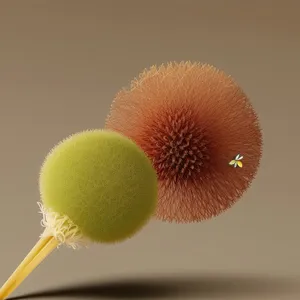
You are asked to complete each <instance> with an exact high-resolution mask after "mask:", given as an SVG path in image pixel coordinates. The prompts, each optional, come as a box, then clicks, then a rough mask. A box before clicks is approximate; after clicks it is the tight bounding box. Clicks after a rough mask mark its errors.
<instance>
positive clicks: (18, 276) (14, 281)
mask: <svg viewBox="0 0 300 300" xmlns="http://www.w3.org/2000/svg"><path fill="white" fill-rule="evenodd" d="M57 246H58V241H57V240H56V239H55V238H54V237H51V236H50V237H43V238H41V239H40V240H39V241H38V242H37V243H36V245H35V246H34V247H33V248H32V250H31V251H30V252H29V253H28V255H27V256H26V257H25V259H24V260H23V261H22V262H21V264H20V265H19V266H18V268H17V269H16V270H15V271H14V272H13V274H12V275H11V276H10V277H9V279H8V280H7V281H6V282H5V284H4V285H3V286H2V287H1V289H0V300H4V299H6V298H7V297H8V296H9V295H10V294H11V293H13V292H14V291H15V289H16V288H17V287H18V286H19V285H20V284H21V283H22V282H23V281H24V280H25V279H26V278H27V277H28V275H29V274H30V273H31V272H32V271H33V270H34V269H35V268H36V267H37V266H38V265H39V264H40V263H41V262H42V261H43V260H44V259H45V258H46V257H47V256H48V255H49V254H50V253H51V252H52V251H53V250H54V249H55V248H56V247H57Z"/></svg>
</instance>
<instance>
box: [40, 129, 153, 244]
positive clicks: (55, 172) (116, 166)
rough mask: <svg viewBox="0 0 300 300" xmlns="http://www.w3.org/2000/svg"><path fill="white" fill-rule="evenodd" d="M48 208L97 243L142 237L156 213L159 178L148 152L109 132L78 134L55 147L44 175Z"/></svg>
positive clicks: (42, 183)
mask: <svg viewBox="0 0 300 300" xmlns="http://www.w3.org/2000/svg"><path fill="white" fill-rule="evenodd" d="M39 183H40V193H41V199H42V201H43V205H44V206H45V208H46V209H50V210H51V211H53V212H54V213H57V214H58V215H61V216H64V215H65V216H67V217H68V219H69V220H70V221H71V222H73V223H74V225H75V226H76V227H78V228H79V229H80V231H81V232H82V234H83V235H84V236H85V237H87V238H88V239H90V240H92V241H94V242H103V243H114V242H118V241H122V240H124V239H127V238H129V237H131V236H132V235H134V234H135V233H137V232H138V231H139V230H140V229H141V228H142V227H143V226H144V225H145V224H146V223H147V222H148V220H149V219H150V217H151V216H152V215H153V213H154V211H155V207H156V203H157V176H156V172H155V170H154V169H153V166H152V164H151V161H150V160H149V158H148V157H147V156H146V155H145V153H144V152H143V151H142V150H141V149H140V148H139V147H138V146H137V145H136V144H135V143H134V142H133V141H131V140H129V139H128V138H127V137H125V136H123V135H120V134H118V133H116V132H110V131H106V130H90V131H84V132H80V133H77V134H74V135H72V136H70V137H68V138H67V139H65V140H63V141H62V142H61V143H59V144H58V145H57V146H56V147H54V148H53V149H52V151H51V152H50V153H49V155H48V156H47V157H46V159H45V161H44V164H43V166H42V168H41V173H40V181H39Z"/></svg>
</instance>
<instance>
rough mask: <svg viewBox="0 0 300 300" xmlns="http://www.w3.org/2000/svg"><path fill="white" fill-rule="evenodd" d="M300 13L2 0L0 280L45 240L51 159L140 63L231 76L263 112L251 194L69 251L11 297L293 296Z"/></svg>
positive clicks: (291, 6)
mask: <svg viewBox="0 0 300 300" xmlns="http://www.w3.org/2000/svg"><path fill="white" fill-rule="evenodd" d="M299 11H300V3H299V2H298V1H297V0H295V1H292V0H290V1H288V0H286V1H276V0H274V1H271V0H270V1H268V0H261V1H256V0H255V1H254V0H252V1H238V0H236V1H235V0H228V1H225V0H223V1H222V0H219V1H218V0H207V1H201V0H198V1H197V0H194V1H192V0H182V1H178V0H165V1H163V0H160V1H158V0H157V1H156V0H152V1H142V0H139V1H138V0H136V1H135V0H127V1H121V0H106V1H101V0H99V1H88V0H86V1H71V0H70V1H62V0H51V1H42V0H35V1H33V0H28V1H21V0H19V1H16V0H6V1H4V0H0V105H1V106H0V107H1V108H0V136H1V148H0V149H1V155H0V199H1V200H0V201H1V210H0V211H1V217H0V233H1V246H0V247H1V248H0V249H1V250H0V251H1V256H0V284H1V283H2V282H4V281H5V280H6V279H7V277H8V276H9V275H10V273H11V272H12V271H13V269H14V267H15V266H16V265H17V264H18V263H19V262H20V260H21V259H22V258H23V257H24V255H25V254H26V253H27V251H28V250H29V249H30V248H31V246H32V245H33V244H34V243H35V242H36V239H37V238H38V235H39V234H40V233H41V227H40V224H39V222H40V217H41V216H40V215H39V214H38V207H37V204H36V202H37V201H38V200H39V192H38V186H37V179H38V173H39V168H40V165H41V163H42V161H43V159H44V156H45V155H46V154H47V152H48V150H49V149H50V148H51V147H52V146H53V145H54V144H55V143H56V142H58V141H59V140H61V139H62V138H64V137H65V136H67V135H69V134H71V133H74V132H76V131H79V130H82V129H87V128H97V127H102V126H103V124H104V119H105V116H106V114H107V112H108V109H109V106H110V102H111V100H112V98H113V97H114V95H115V93H116V92H117V91H118V90H119V89H120V88H122V87H123V86H125V85H128V83H129V81H130V80H131V79H132V78H133V77H134V76H136V75H138V74H139V72H140V71H142V70H143V69H144V68H145V67H149V66H151V65H152V64H160V63H163V62H167V61H170V60H193V61H194V60H197V61H204V62H208V63H212V64H214V65H216V66H217V67H220V68H222V69H224V70H225V71H226V72H227V73H230V74H231V75H233V76H234V77H235V78H236V79H237V81H238V82H239V83H240V84H241V86H242V87H243V88H244V90H245V91H246V92H247V94H248V95H249V96H250V97H251V99H252V101H253V104H254V105H255V107H256V109H257V111H258V113H259V115H260V118H261V123H262V127H263V130H264V139H265V140H264V141H265V146H264V156H263V162H262V167H261V169H260V172H259V175H258V177H257V179H256V180H255V182H254V184H253V187H252V188H251V189H250V190H249V192H248V193H247V194H246V195H245V197H244V198H243V199H242V200H241V201H240V202H239V203H238V204H237V205H236V206H235V207H234V208H232V209H231V210H230V211H228V212H226V213H225V214H223V215H222V216H220V217H218V218H216V219H214V220H211V221H208V222H205V223H203V224H194V225H168V224H162V223H160V222H155V221H153V222H152V223H151V224H150V225H149V226H148V227H147V228H146V229H145V230H144V231H143V232H142V233H140V234H139V235H138V236H136V237H135V238H134V239H132V240H130V241H127V242H125V243H122V244H119V245H117V246H101V245H97V246H93V247H92V248H91V249H89V250H80V251H77V252H76V251H71V250H69V249H65V248H61V249H60V250H58V251H57V252H55V253H54V254H53V255H51V257H49V258H48V259H47V260H46V261H45V262H44V263H43V265H41V266H40V267H39V268H38V269H37V270H36V271H35V272H34V273H33V274H32V275H31V276H30V277H29V278H28V279H27V280H26V281H25V282H24V284H23V285H22V286H21V287H20V288H19V289H18V290H17V291H16V293H15V294H14V295H15V296H17V295H25V294H27V293H35V292H40V291H46V290H48V291H51V290H53V289H56V288H59V287H64V286H73V285H75V286H76V285H77V284H85V283H91V282H96V284H95V285H94V288H93V290H91V288H87V289H85V290H84V291H83V292H82V291H81V292H79V291H75V292H74V291H73V295H72V293H71V294H70V291H69V292H65V293H62V292H57V293H56V295H55V297H57V298H61V299H62V298H64V297H67V296H68V297H71V298H72V297H75V296H76V297H79V298H82V299H87V298H88V297H94V298H99V299H106V298H107V299H108V298H114V297H117V298H119V299H120V298H121V299H122V298H125V297H134V298H137V299H143V298H146V297H149V298H150V299H152V298H166V299H174V298H176V297H178V298H179V299H255V300H259V299H263V300H268V299H275V300H285V299H299V295H300V291H298V296H297V295H296V294H297V291H295V290H293V287H292V286H291V284H292V281H290V282H287V283H285V277H291V278H292V279H297V280H298V279H299V282H300V259H299V256H300V254H299V253H300V251H299V250H300V240H299V228H300V217H299V211H300V201H299V169H300V163H299V157H298V155H299V153H300V151H299V150H300V143H299V128H300V126H299V124H300V121H299V119H298V116H299V108H300V104H299V101H300V90H299V74H300V73H299V70H300V59H299V53H300V19H299ZM174 274H175V275H177V276H178V278H179V279H178V280H179V282H176V280H175V279H172V275H174ZM160 276H164V277H168V280H167V279H160ZM274 276H275V277H276V278H277V279H276V280H278V282H277V281H276V280H275V279H272V277H274ZM139 277H145V278H146V279H145V280H144V283H143V284H142V283H139V281H138V280H137V278H139ZM170 277H171V278H170ZM270 277H271V278H270ZM297 277H298V278H297ZM153 278H158V282H159V283H160V285H159V284H158V283H157V282H155V281H154V280H153ZM268 278H269V279H268ZM175 287H177V290H175ZM299 290H300V284H299ZM188 291H189V293H187V292H188ZM46 296H49V294H48V295H47V294H45V293H44V295H41V298H42V299H43V298H46ZM27 299H31V298H30V297H28V298H27Z"/></svg>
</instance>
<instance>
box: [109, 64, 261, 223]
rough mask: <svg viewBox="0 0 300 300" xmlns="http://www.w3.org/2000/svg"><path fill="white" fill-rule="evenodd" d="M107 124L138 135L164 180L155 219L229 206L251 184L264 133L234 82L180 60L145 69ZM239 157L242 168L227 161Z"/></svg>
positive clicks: (205, 215)
mask: <svg viewBox="0 0 300 300" xmlns="http://www.w3.org/2000/svg"><path fill="white" fill-rule="evenodd" d="M106 128H107V129H111V130H114V131H117V132H120V133H122V134H124V135H126V136H128V137H129V138H131V139H132V140H134V141H135V142H136V143H137V144H138V145H139V146H140V147H141V148H142V149H143V150H144V151H145V152H146V154H147V155H148V157H149V158H150V159H151V161H152V164H153V166H154V168H155V170H156V172H157V175H158V179H159V201H158V206H157V210H156V216H157V218H158V219H160V220H164V221H170V222H173V221H175V222H196V221H202V220H205V219H209V218H211V217H214V216H217V215H219V214H220V213H221V212H223V211H225V210H226V209H228V208H229V207H231V206H232V205H233V204H234V203H235V202H236V201H237V200H238V199H239V198H240V197H241V196H242V195H243V193H244V191H245V190H247V188H248V187H249V186H250V183H251V182H252V180H253V179H254V177H255V175H256V173H257V169H258V167H259V163H260V159H261V154H262V134H261V129H260V125H259V121H258V118H257V114H256V113H255V111H254V109H253V107H252V105H251V103H250V102H249V100H248V98H247V96H246V95H245V93H244V92H243V91H242V89H241V88H240V87H239V86H238V85H237V83H236V82H235V81H234V80H233V79H232V78H231V77H230V76H228V75H226V74H225V73H224V72H222V71H220V70H218V69H216V68H215V67H213V66H211V65H208V64H201V63H191V62H181V63H169V64H167V65H161V66H159V67H155V66H153V67H152V68H150V69H146V70H145V71H144V72H143V73H141V74H140V76H139V77H138V78H136V79H134V80H133V81H132V83H131V86H130V88H129V89H123V90H122V91H120V92H119V93H118V94H117V95H116V97H115V99H114V101H113V103H112V106H111V110H110V114H109V116H108V118H107V120H106ZM237 154H240V155H241V156H243V168H234V167H232V166H231V165H229V162H230V161H231V160H232V159H234V157H235V156H236V155H237Z"/></svg>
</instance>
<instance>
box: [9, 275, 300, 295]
mask: <svg viewBox="0 0 300 300" xmlns="http://www.w3.org/2000/svg"><path fill="white" fill-rule="evenodd" d="M291 293H299V295H300V282H299V281H298V282H296V281H295V280H293V279H288V278H278V277H277V278H274V277H272V278H269V277H261V276H245V275H241V276H237V275H236V276H232V275H224V276H213V275H211V276H210V275H202V276H195V275H194V276H188V275H186V276H180V277H178V276H169V277H160V276H153V277H148V278H131V279H119V280H113V281H109V282H94V283H87V284H82V285H78V284H76V285H71V286H67V287H62V288H59V289H49V290H42V291H39V292H36V293H29V294H25V295H21V296H17V297H12V298H9V300H21V299H34V298H56V297H59V298H83V299H87V298H91V299H103V298H104V299H105V298H106V299H129V298H131V299H149V298H150V299H165V298H169V297H172V298H177V297H188V296H196V297H197V298H198V299H211V298H214V297H216V296H223V297H243V296H262V295H265V296H267V295H268V296H270V295H276V296H277V297H278V295H283V294H285V295H289V294H291Z"/></svg>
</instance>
